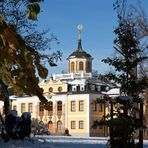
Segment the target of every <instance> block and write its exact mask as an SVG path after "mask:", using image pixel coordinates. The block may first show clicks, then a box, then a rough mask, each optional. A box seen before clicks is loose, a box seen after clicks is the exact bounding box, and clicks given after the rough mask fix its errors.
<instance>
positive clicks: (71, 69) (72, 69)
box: [71, 62, 74, 72]
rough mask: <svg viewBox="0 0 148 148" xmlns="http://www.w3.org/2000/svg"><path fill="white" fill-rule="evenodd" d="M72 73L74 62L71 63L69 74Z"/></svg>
mask: <svg viewBox="0 0 148 148" xmlns="http://www.w3.org/2000/svg"><path fill="white" fill-rule="evenodd" d="M73 71H74V62H72V63H71V72H73Z"/></svg>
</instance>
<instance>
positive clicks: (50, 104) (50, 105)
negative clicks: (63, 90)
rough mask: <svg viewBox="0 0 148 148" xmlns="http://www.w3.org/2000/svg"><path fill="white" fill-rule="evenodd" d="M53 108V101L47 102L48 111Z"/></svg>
mask: <svg viewBox="0 0 148 148" xmlns="http://www.w3.org/2000/svg"><path fill="white" fill-rule="evenodd" d="M52 110H53V102H51V101H50V102H49V111H52Z"/></svg>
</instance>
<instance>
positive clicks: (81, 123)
mask: <svg viewBox="0 0 148 148" xmlns="http://www.w3.org/2000/svg"><path fill="white" fill-rule="evenodd" d="M83 128H84V122H83V121H79V129H83Z"/></svg>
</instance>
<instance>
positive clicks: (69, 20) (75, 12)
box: [38, 0, 148, 73]
mask: <svg viewBox="0 0 148 148" xmlns="http://www.w3.org/2000/svg"><path fill="white" fill-rule="evenodd" d="M114 1H115V0H45V1H44V3H42V4H41V9H42V10H43V12H42V13H41V14H40V15H39V19H38V20H39V22H38V24H39V26H38V27H39V28H40V29H46V28H50V32H51V33H54V34H55V35H56V36H57V38H58V39H59V41H60V44H59V45H56V44H54V43H51V48H52V51H54V50H61V52H62V53H63V56H62V62H58V66H57V67H55V68H52V67H49V73H61V71H62V70H67V61H66V58H67V57H68V55H69V54H71V53H72V52H73V51H75V50H76V49H77V28H76V26H77V24H79V23H81V24H83V25H84V29H83V30H82V34H81V38H82V46H83V49H84V50H85V51H86V52H88V53H89V54H91V55H92V57H93V58H94V60H93V69H94V70H97V71H98V73H105V72H107V71H109V69H110V68H109V67H108V66H107V65H106V64H104V63H102V62H101V60H102V59H103V58H106V57H108V56H112V55H113V54H114V48H113V40H114V39H115V34H114V33H113V30H114V28H115V27H116V26H117V19H116V11H115V10H113V2H114ZM132 1H133V2H134V3H135V4H137V3H136V2H137V0H132ZM141 2H142V0H141ZM141 5H142V6H145V7H146V5H147V6H148V0H145V1H144V0H143V2H142V3H141ZM145 11H146V10H145Z"/></svg>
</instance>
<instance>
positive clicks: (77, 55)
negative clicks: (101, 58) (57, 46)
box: [68, 40, 92, 58]
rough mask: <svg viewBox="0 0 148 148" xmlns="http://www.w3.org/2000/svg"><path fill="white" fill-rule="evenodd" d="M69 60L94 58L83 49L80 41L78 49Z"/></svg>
mask: <svg viewBox="0 0 148 148" xmlns="http://www.w3.org/2000/svg"><path fill="white" fill-rule="evenodd" d="M68 58H92V57H91V55H90V54H88V53H87V52H85V51H84V50H83V49H82V45H81V40H78V48H77V50H76V51H74V52H73V53H72V54H70V55H69V57H68Z"/></svg>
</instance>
